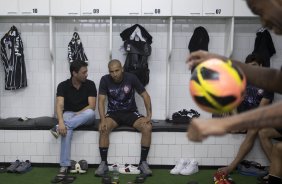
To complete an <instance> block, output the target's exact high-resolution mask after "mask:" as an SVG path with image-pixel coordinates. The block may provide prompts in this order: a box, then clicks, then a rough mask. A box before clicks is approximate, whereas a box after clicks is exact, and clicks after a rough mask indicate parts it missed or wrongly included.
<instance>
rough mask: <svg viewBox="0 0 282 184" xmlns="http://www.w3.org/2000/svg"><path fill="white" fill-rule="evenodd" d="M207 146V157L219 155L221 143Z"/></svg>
mask: <svg viewBox="0 0 282 184" xmlns="http://www.w3.org/2000/svg"><path fill="white" fill-rule="evenodd" d="M207 147H208V157H209V158H211V157H213V158H217V157H221V145H207Z"/></svg>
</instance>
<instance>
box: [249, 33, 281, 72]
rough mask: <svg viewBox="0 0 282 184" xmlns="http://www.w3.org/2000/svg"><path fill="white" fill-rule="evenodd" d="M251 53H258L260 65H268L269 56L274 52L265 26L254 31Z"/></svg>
mask: <svg viewBox="0 0 282 184" xmlns="http://www.w3.org/2000/svg"><path fill="white" fill-rule="evenodd" d="M256 35H257V37H256V39H255V46H254V51H253V52H252V53H253V54H258V55H259V56H260V57H261V58H262V59H263V63H262V66H264V67H270V58H271V57H272V56H273V55H274V54H275V53H276V50H275V47H274V44H273V41H272V38H271V35H270V33H269V31H268V30H267V29H265V28H260V29H259V30H258V32H257V33H256Z"/></svg>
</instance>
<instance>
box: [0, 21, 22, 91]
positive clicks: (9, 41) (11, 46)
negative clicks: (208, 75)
mask: <svg viewBox="0 0 282 184" xmlns="http://www.w3.org/2000/svg"><path fill="white" fill-rule="evenodd" d="M1 60H2V62H3V65H4V71H5V89H6V90H15V89H19V88H23V87H26V86H27V78H26V68H25V62H24V53H23V42H22V39H21V37H20V34H19V32H18V30H17V28H16V27H15V26H12V27H11V29H10V31H9V32H8V33H6V34H5V36H4V37H3V38H2V39H1Z"/></svg>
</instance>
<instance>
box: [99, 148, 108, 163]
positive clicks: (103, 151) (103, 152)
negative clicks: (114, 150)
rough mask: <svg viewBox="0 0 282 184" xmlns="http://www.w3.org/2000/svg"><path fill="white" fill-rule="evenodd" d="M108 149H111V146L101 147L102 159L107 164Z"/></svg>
mask: <svg viewBox="0 0 282 184" xmlns="http://www.w3.org/2000/svg"><path fill="white" fill-rule="evenodd" d="M108 149H109V148H102V147H99V150H100V155H101V159H102V161H105V162H106V164H108V161H107V157H108Z"/></svg>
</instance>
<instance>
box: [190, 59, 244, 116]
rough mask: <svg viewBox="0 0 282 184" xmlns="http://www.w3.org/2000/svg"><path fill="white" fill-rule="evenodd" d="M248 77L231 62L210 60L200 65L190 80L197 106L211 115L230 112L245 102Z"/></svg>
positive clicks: (191, 90)
mask: <svg viewBox="0 0 282 184" xmlns="http://www.w3.org/2000/svg"><path fill="white" fill-rule="evenodd" d="M245 88H246V77H245V75H244V74H243V72H242V71H241V70H240V69H239V68H236V67H235V66H232V63H231V61H230V60H228V61H226V62H224V61H222V60H220V59H216V58H213V59H209V60H207V61H204V62H203V63H201V64H199V65H198V66H197V67H196V68H195V69H194V71H193V73H192V76H191V80H190V93H191V95H192V97H193V99H194V101H195V102H196V104H197V105H198V106H199V107H200V108H201V109H203V110H205V111H207V112H211V113H224V112H230V111H232V110H233V109H234V108H235V107H237V106H238V105H239V104H240V103H241V102H242V100H243V95H244V91H245Z"/></svg>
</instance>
